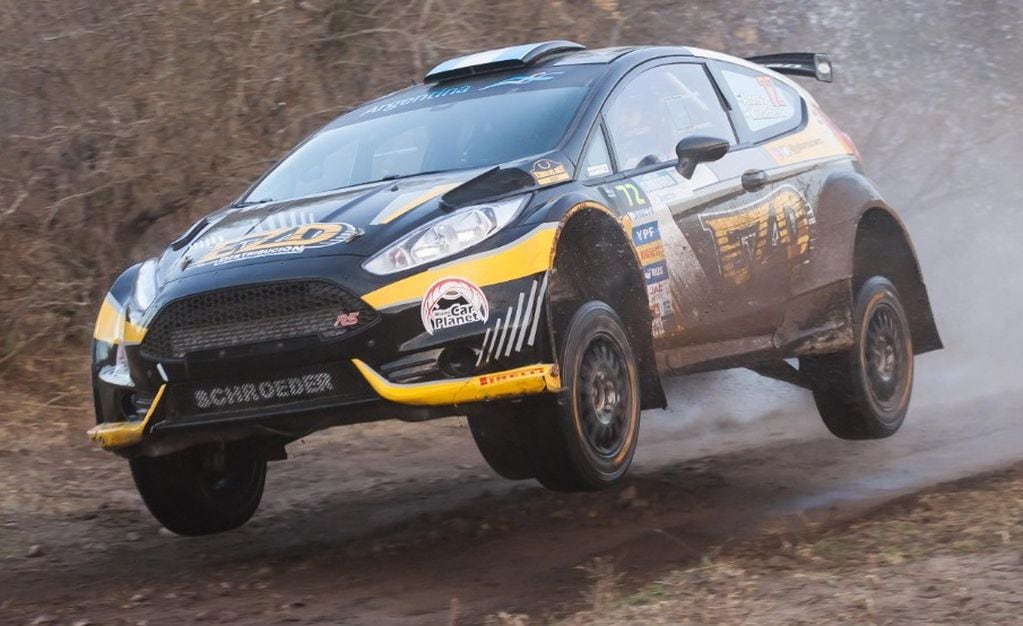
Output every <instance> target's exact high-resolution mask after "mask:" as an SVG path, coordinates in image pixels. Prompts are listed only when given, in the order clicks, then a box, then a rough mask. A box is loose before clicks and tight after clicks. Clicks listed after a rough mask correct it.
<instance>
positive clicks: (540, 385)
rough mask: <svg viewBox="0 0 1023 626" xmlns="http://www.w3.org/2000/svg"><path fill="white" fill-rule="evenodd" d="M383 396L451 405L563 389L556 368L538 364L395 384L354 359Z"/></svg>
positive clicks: (419, 404)
mask: <svg viewBox="0 0 1023 626" xmlns="http://www.w3.org/2000/svg"><path fill="white" fill-rule="evenodd" d="M352 363H353V364H354V365H355V367H356V369H358V370H359V372H360V373H361V374H362V375H363V376H364V377H365V378H366V381H367V382H369V384H370V386H371V387H373V390H374V391H376V392H377V393H378V394H379V395H380V397H381V398H384V399H385V400H390V401H391V402H396V403H398V404H413V405H418V406H448V405H455V404H465V403H468V402H482V401H485V400H496V399H498V398H513V397H516V396H528V395H533V394H538V393H544V392H547V391H558V390H560V389H561V378H560V377H559V376H558V372H557V367H556V366H555V365H549V364H544V363H539V364H537V365H527V366H525V367H518V368H515V369H511V370H505V371H503V372H495V373H493V374H483V375H480V376H470V377H468V378H453V379H451V380H439V381H435V382H428V383H407V384H401V383H392V382H391V381H389V380H387V379H386V378H384V377H383V376H381V375H380V374H378V373H377V372H376V371H375V370H374V369H373V368H372V367H370V366H369V365H366V364H365V363H363V362H362V361H360V360H359V359H352Z"/></svg>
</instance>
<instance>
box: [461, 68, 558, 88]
mask: <svg viewBox="0 0 1023 626" xmlns="http://www.w3.org/2000/svg"><path fill="white" fill-rule="evenodd" d="M562 74H564V72H537V73H535V74H528V75H524V76H511V77H509V78H505V79H504V80H502V81H499V82H496V83H493V84H491V85H487V86H486V87H482V88H480V91H485V90H487V89H490V88H491V87H502V86H504V85H528V84H529V83H536V82H542V81H545V80H552V79H553V78H554V77H555V76H561V75H562Z"/></svg>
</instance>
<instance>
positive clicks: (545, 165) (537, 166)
mask: <svg viewBox="0 0 1023 626" xmlns="http://www.w3.org/2000/svg"><path fill="white" fill-rule="evenodd" d="M529 173H530V174H532V175H533V180H535V181H536V184H538V185H551V184H553V183H560V182H564V181H566V180H568V179H569V178H571V176H569V175H568V172H567V171H566V170H565V166H564V165H562V164H561V163H558V162H557V161H552V160H550V159H540V160H538V161H537V162H535V163H533V167H532V169H530V170H529Z"/></svg>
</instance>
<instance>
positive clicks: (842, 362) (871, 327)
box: [800, 276, 913, 439]
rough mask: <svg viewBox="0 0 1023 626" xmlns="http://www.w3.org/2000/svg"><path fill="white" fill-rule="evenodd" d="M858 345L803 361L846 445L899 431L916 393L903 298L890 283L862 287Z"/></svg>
mask: <svg viewBox="0 0 1023 626" xmlns="http://www.w3.org/2000/svg"><path fill="white" fill-rule="evenodd" d="M853 322H854V325H855V333H856V337H855V344H854V345H853V348H852V349H851V350H849V351H846V352H839V353H835V354H827V355H823V356H815V357H804V358H803V359H801V361H800V369H802V370H805V371H806V372H807V374H808V375H809V379H810V383H811V386H812V388H813V397H814V400H815V402H816V403H817V410H818V412H819V413H820V415H821V418H822V419H823V420H824V423H825V425H827V427H828V429H829V430H830V431H831V432H832V433H833V434H835V435H836V436H838V437H841V438H842V439H881V438H884V437H889V436H891V435H893V434H895V432H896V431H897V430H898V429H899V427H900V426H901V425H902V422H903V420H904V419H905V417H906V411H907V409H908V408H909V397H910V394H911V392H912V389H913V344H912V339H911V336H910V327H909V320H908V319H907V317H906V313H905V311H904V309H903V307H902V303H901V302H900V301H899V293H898V291H896V289H895V285H893V284H892V283H891V282H890V281H889V280H888V279H886V278H884V277H882V276H874V277H872V278H870V279H869V280H867V281H866V282H864V283H863V285H862V286H861V287H860V290H859V292H858V293H857V295H856V303H855V308H854V311H853Z"/></svg>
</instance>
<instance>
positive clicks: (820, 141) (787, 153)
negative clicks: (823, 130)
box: [768, 137, 824, 161]
mask: <svg viewBox="0 0 1023 626" xmlns="http://www.w3.org/2000/svg"><path fill="white" fill-rule="evenodd" d="M823 145H824V138H823V137H814V138H813V139H807V140H804V141H794V142H790V143H783V144H780V145H776V146H769V147H768V151H769V152H770V153H771V156H773V157H774V158H775V159H779V160H783V161H784V160H785V159H791V158H792V157H794V156H798V155H800V154H802V153H803V152H806V151H807V150H811V149H813V148H818V147H820V146H823Z"/></svg>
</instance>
